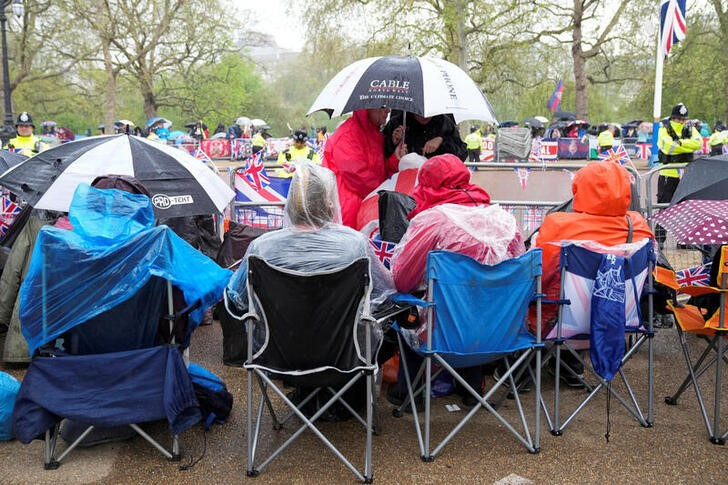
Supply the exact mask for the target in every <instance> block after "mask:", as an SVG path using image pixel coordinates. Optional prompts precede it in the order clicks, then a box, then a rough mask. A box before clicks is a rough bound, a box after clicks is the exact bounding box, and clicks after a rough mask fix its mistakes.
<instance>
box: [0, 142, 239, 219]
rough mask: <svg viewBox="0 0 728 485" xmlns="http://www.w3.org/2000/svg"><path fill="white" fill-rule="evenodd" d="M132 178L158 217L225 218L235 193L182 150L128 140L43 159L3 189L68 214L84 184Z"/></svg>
mask: <svg viewBox="0 0 728 485" xmlns="http://www.w3.org/2000/svg"><path fill="white" fill-rule="evenodd" d="M100 175H129V176H132V177H135V178H136V179H138V180H139V181H140V182H141V183H142V185H144V187H146V189H147V190H148V191H149V193H150V195H151V198H152V204H153V206H154V210H155V213H156V214H157V216H158V217H177V216H188V215H198V214H215V213H219V212H222V211H223V210H224V209H225V207H226V206H227V205H228V204H229V203H230V201H231V200H232V198H233V197H235V193H234V192H233V191H232V189H231V188H230V187H228V185H227V184H226V183H225V182H223V180H222V179H221V178H220V177H219V176H217V175H215V173H213V172H212V171H211V170H210V169H208V168H207V166H206V165H205V164H204V163H202V162H201V161H200V160H198V159H196V158H195V157H193V156H192V155H190V154H189V153H187V152H184V151H182V150H178V149H176V148H174V147H172V146H167V145H163V144H161V143H155V142H153V141H150V140H147V139H146V138H141V137H136V136H128V135H108V136H93V137H89V138H84V139H81V140H78V141H73V142H70V143H65V144H63V145H59V146H57V147H53V148H50V149H48V150H46V151H44V152H41V153H39V154H38V155H36V156H35V157H32V158H29V159H27V160H25V161H24V162H21V163H19V164H18V165H15V166H14V167H11V168H10V169H8V170H7V171H5V173H3V174H2V175H0V185H2V186H3V187H6V188H7V189H9V190H10V191H12V192H14V193H16V194H18V195H19V196H20V197H22V198H23V199H25V200H27V201H28V203H29V204H30V205H32V206H33V207H35V208H36V209H50V210H57V211H64V212H65V211H68V208H69V206H70V204H71V199H72V198H73V193H74V191H75V190H76V187H77V186H78V184H80V183H87V184H90V183H91V182H92V181H93V180H94V179H95V178H96V177H98V176H100Z"/></svg>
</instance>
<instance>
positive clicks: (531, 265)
mask: <svg viewBox="0 0 728 485" xmlns="http://www.w3.org/2000/svg"><path fill="white" fill-rule="evenodd" d="M427 280H428V285H427V288H428V289H427V300H426V301H425V300H420V299H416V298H414V297H412V296H410V295H399V296H398V297H397V300H398V301H399V302H403V303H409V304H413V305H417V306H420V307H425V308H427V310H428V311H427V341H426V342H425V343H424V344H420V343H419V342H415V343H413V342H412V340H413V339H412V338H411V334H408V331H406V330H403V329H400V328H397V330H398V338H399V345H400V365H401V366H402V367H403V369H404V373H405V378H406V381H407V391H408V396H407V398H406V399H405V402H404V403H403V404H402V406H401V407H400V410H399V411H400V412H397V411H398V410H395V416H397V415H401V409H403V408H404V407H406V406H408V405H410V403H411V406H412V413H413V417H414V423H415V430H416V432H417V439H418V442H419V447H420V454H421V457H422V459H423V460H425V461H431V460H432V459H434V457H435V456H437V455H438V454H439V453H440V451H442V449H443V448H444V446H445V445H446V444H447V443H448V442H449V441H450V440H451V439H452V438H453V437H454V436H455V434H456V433H457V432H458V431H460V429H462V427H463V426H464V425H465V424H466V423H467V422H468V421H469V420H470V419H471V418H472V417H473V416H474V415H475V414H476V413H477V412H478V410H479V409H480V408H485V409H486V410H488V411H489V412H490V413H491V414H493V415H494V416H495V417H496V419H498V421H500V422H501V423H502V424H503V426H505V428H506V429H508V431H510V432H511V433H512V434H513V435H514V436H515V437H516V438H517V439H518V440H519V441H520V442H521V443H523V445H524V446H525V447H526V448H527V449H528V451H530V452H531V453H538V452H539V428H540V422H539V420H540V415H539V402H540V399H541V348H542V344H541V250H540V249H536V250H533V251H530V252H528V253H526V254H524V255H522V256H520V257H518V258H514V259H509V260H506V261H503V262H501V263H499V264H497V265H494V266H488V265H484V264H481V263H479V262H478V261H476V260H474V259H472V258H470V257H468V256H465V255H462V254H457V253H453V252H449V251H431V252H430V253H429V254H428V256H427ZM533 301H535V303H536V309H537V331H536V334H535V335H533V334H531V333H530V332H529V331H528V330H527V328H526V315H527V313H528V307H529V304H530V303H531V302H533ZM404 342H407V344H408V345H409V346H410V348H412V350H414V351H415V352H416V353H417V354H418V355H420V356H422V357H423V358H424V361H423V363H422V365H421V366H420V368H419V370H418V372H417V373H416V375H415V376H411V375H410V372H409V370H408V367H407V362H406V357H405V355H406V354H405V348H404V345H405V343H404ZM534 358H535V367H534V370H533V371H532V370H531V369H530V368H529V363H530V362H531V361H532V360H533V359H534ZM496 361H501V362H502V363H503V365H504V367H505V369H506V370H505V372H504V373H503V374H502V375H501V376H500V378H499V379H498V380H497V382H495V384H493V386H492V387H491V388H490V389H486V390H485V392H481V390H480V389H473V387H472V386H470V385H469V384H468V383H467V382H466V381H465V380H464V379H463V378H462V377H461V376H460V374H458V371H457V369H459V368H464V367H472V366H478V365H484V364H488V363H491V362H496ZM434 362H436V363H437V364H439V365H440V366H441V368H442V370H443V371H445V372H448V373H449V374H451V375H452V376H453V378H454V379H456V380H457V381H458V382H459V383H460V384H461V385H462V386H463V388H464V389H466V390H467V391H468V392H469V393H470V394H471V395H472V396H474V397H475V398H476V399H477V401H478V404H477V405H476V406H475V407H473V409H471V410H470V411H469V412H468V413H467V414H466V415H465V417H463V419H462V420H461V421H460V422H459V423H458V424H457V425H456V426H455V427H454V428H453V429H452V431H450V433H449V434H448V435H447V436H446V437H445V438H444V439H443V440H442V441H441V442H440V443H439V444H438V445H437V446H436V447H435V448H434V449H431V448H430V428H431V423H430V421H431V418H432V413H431V405H432V399H431V390H432V381H433V379H434V378H435V377H436V375H437V373H436V374H433V372H432V364H433V363H434ZM524 372H527V373H528V375H529V376H530V377H531V379H533V382H534V383H535V402H534V414H535V416H534V426H533V428H532V429H533V435H532V431H531V429H530V428H529V425H528V422H527V420H526V414H525V412H524V408H523V404H522V402H521V398H520V396H519V392H518V387H517V386H516V384H515V382H516V380H517V378H518V377H519V376H521V375H522V374H523V373H524ZM438 373H439V372H438ZM423 375H424V383H422V384H420V382H421V380H422V378H423V377H422V376H423ZM412 377H414V378H412ZM506 383H508V384H510V392H511V393H513V398H514V400H515V403H516V406H517V410H518V413H517V416H518V420H519V421H520V423H519V425H520V426H521V428H522V430H518V429H516V428H515V426H514V425H512V424H511V423H510V422H508V420H507V419H506V416H504V415H503V413H501V412H499V411H498V410H497V409H496V408H495V406H493V405H492V404H491V402H490V401H489V400H490V399H491V397H492V396H493V395H494V394H495V393H496V391H498V389H501V388H502V386H503V385H504V384H506ZM417 384H419V386H418V387H415V386H416V385H417ZM503 387H505V386H503ZM421 392H424V400H425V411H424V412H425V416H424V428H425V430H424V440H423V437H422V432H421V427H420V422H419V417H418V414H417V406H416V404H415V403H416V401H415V396H416V395H417V394H419V393H421Z"/></svg>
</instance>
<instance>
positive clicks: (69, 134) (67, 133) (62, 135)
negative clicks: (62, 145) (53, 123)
mask: <svg viewBox="0 0 728 485" xmlns="http://www.w3.org/2000/svg"><path fill="white" fill-rule="evenodd" d="M56 137H58V139H59V140H63V141H73V140H75V139H76V134H75V133H73V131H71V130H70V129H68V128H65V127H63V126H59V127H58V128H56Z"/></svg>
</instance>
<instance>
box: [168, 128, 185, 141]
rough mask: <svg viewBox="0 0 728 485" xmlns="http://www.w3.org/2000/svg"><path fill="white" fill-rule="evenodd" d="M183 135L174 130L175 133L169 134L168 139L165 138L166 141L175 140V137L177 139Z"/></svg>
mask: <svg viewBox="0 0 728 485" xmlns="http://www.w3.org/2000/svg"><path fill="white" fill-rule="evenodd" d="M184 134H185V132H184V131H180V130H175V131H172V132H170V134H169V137H167V139H168V140H176V139H177V137H179V136H181V135H184Z"/></svg>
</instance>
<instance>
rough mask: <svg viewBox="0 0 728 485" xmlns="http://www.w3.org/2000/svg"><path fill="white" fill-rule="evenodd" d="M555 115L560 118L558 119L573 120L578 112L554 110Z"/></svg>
mask: <svg viewBox="0 0 728 485" xmlns="http://www.w3.org/2000/svg"><path fill="white" fill-rule="evenodd" d="M553 117H554V118H556V119H558V120H571V121H573V120H575V119H576V114H574V113H573V112H571V111H554V115H553Z"/></svg>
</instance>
